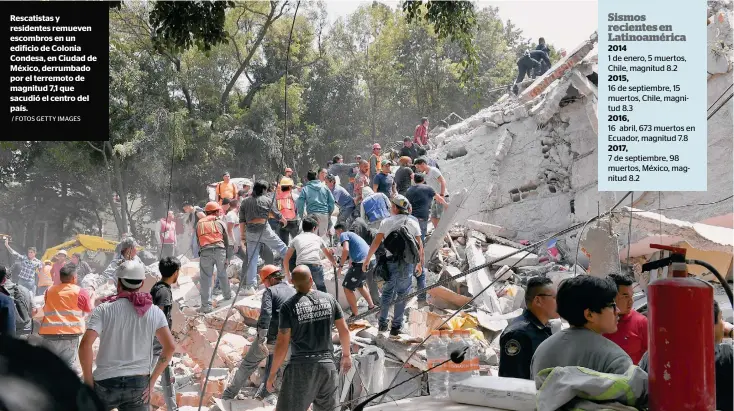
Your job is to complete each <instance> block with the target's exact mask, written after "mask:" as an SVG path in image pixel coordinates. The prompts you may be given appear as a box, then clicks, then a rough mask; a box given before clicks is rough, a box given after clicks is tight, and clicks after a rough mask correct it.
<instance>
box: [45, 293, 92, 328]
mask: <svg viewBox="0 0 734 411" xmlns="http://www.w3.org/2000/svg"><path fill="white" fill-rule="evenodd" d="M81 289H82V288H81V287H79V286H78V285H76V284H71V283H62V284H59V285H54V286H52V287H51V288H49V289H48V290H47V291H46V304H45V305H44V306H43V320H42V321H41V329H40V330H39V331H38V333H39V334H41V335H76V334H83V333H84V312H83V311H82V310H81V309H80V308H79V304H78V301H79V292H80V291H81Z"/></svg>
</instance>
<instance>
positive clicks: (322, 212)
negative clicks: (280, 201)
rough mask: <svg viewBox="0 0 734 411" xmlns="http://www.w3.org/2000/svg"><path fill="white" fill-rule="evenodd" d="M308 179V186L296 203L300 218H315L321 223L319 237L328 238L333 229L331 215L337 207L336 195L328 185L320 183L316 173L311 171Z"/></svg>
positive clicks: (304, 188)
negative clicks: (306, 216)
mask: <svg viewBox="0 0 734 411" xmlns="http://www.w3.org/2000/svg"><path fill="white" fill-rule="evenodd" d="M307 178H308V184H306V186H304V187H303V190H301V195H300V196H298V200H297V201H296V206H297V207H298V218H303V216H304V215H311V216H313V217H315V218H316V219H317V220H318V221H319V230H318V234H319V236H320V237H326V235H327V234H328V233H329V229H330V228H331V214H332V213H333V212H334V207H335V205H334V195H333V194H331V191H329V188H328V187H326V184H323V183H322V182H321V181H319V179H318V178H317V176H316V173H315V172H313V171H309V172H308V175H307ZM325 178H326V177H324V179H325Z"/></svg>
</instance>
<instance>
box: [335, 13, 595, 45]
mask: <svg viewBox="0 0 734 411" xmlns="http://www.w3.org/2000/svg"><path fill="white" fill-rule="evenodd" d="M381 2H382V3H385V4H388V5H391V6H393V7H397V5H398V4H399V1H395V0H381ZM325 3H326V7H327V11H328V12H329V18H330V19H332V21H333V20H336V19H337V18H339V17H346V16H347V15H349V14H350V13H352V12H354V11H355V10H356V9H357V8H358V7H359V6H360V5H362V4H370V3H372V1H371V0H368V1H359V0H326V1H325ZM475 3H476V6H477V9H482V8H484V7H487V6H493V7H497V8H499V15H500V17H502V20H503V21H507V20H508V19H509V20H512V22H513V23H514V24H515V26H517V27H518V28H520V29H522V31H523V36H525V37H529V38H532V39H535V41H536V42H537V38H538V37H545V39H546V41H547V42H548V43H550V44H552V45H553V46H554V47H556V48H565V49H566V50H567V51H571V50H573V49H574V48H576V46H578V45H579V44H581V42H582V41H584V40H586V39H588V38H589V36H590V35H591V33H593V32H594V31H595V30H596V29H597V26H598V18H597V2H596V0H563V1H561V0H559V1H556V0H504V1H476V2H475Z"/></svg>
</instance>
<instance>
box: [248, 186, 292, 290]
mask: <svg viewBox="0 0 734 411" xmlns="http://www.w3.org/2000/svg"><path fill="white" fill-rule="evenodd" d="M267 188H268V183H267V182H265V181H262V180H260V181H257V182H255V184H254V186H253V190H252V196H250V197H248V198H246V199H245V201H243V202H242V205H241V206H240V234H241V236H242V246H243V247H246V249H247V261H245V262H244V264H243V265H242V267H243V270H244V267H247V271H246V274H247V275H246V277H245V278H241V279H240V281H243V280H244V281H245V287H244V291H243V294H244V295H253V294H255V287H256V285H257V284H256V282H257V257H256V256H258V255H260V248H261V247H262V246H263V245H265V246H266V247H268V248H269V249H270V250H271V251H275V252H277V253H278V258H280V259H283V258H284V256H285V253H286V250H287V247H286V245H285V243H284V242H283V241H282V240H281V239H280V237H278V235H277V234H275V232H273V229H272V228H270V224H269V223H268V216H269V215H270V214H271V213H272V215H273V216H275V217H276V218H277V219H278V220H280V224H281V226H282V227H285V226H286V225H287V224H288V221H287V220H286V219H285V217H283V214H281V213H280V210H278V207H277V206H276V204H275V203H274V202H273V201H272V199H271V198H270V197H269V196H267V195H266V194H265V192H266V191H267ZM253 256H255V257H253Z"/></svg>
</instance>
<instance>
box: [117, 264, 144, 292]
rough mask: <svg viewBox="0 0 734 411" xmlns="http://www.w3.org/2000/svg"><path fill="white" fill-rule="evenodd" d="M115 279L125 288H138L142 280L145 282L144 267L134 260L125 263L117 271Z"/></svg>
mask: <svg viewBox="0 0 734 411" xmlns="http://www.w3.org/2000/svg"><path fill="white" fill-rule="evenodd" d="M117 278H118V279H120V281H121V282H122V284H124V285H125V287H127V288H140V287H142V285H143V280H145V267H143V264H142V263H140V262H138V261H135V260H128V261H125V262H123V263H122V264H120V267H118V269H117ZM126 280H138V281H140V283H139V284H135V283H130V282H128V281H126Z"/></svg>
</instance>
